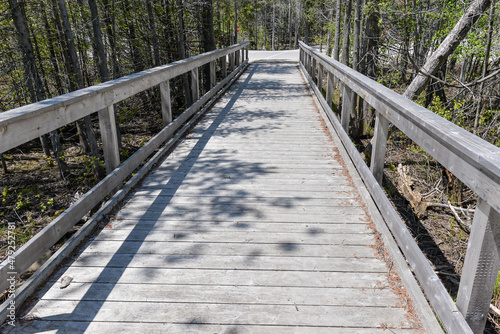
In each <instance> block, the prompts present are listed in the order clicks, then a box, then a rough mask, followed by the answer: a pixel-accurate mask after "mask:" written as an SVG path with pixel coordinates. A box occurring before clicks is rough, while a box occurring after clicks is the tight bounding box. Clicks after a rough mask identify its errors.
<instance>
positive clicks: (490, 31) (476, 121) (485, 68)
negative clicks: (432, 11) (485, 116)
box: [473, 0, 495, 134]
mask: <svg viewBox="0 0 500 334" xmlns="http://www.w3.org/2000/svg"><path fill="white" fill-rule="evenodd" d="M494 22H495V1H494V0H493V1H492V3H491V7H490V22H489V27H488V38H487V40H486V52H485V53H484V62H483V73H482V77H483V78H484V77H485V76H486V72H487V71H488V62H489V58H490V52H491V40H492V37H493V23H494ZM483 91H484V81H483V82H481V83H480V85H479V101H478V103H477V109H476V116H475V118H474V132H473V133H474V134H476V133H477V127H478V126H479V115H480V114H481V110H482V109H483Z"/></svg>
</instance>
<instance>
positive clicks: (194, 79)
mask: <svg viewBox="0 0 500 334" xmlns="http://www.w3.org/2000/svg"><path fill="white" fill-rule="evenodd" d="M191 96H192V98H193V103H195V102H196V101H198V99H199V98H200V83H199V80H198V67H197V68H195V69H193V70H191Z"/></svg>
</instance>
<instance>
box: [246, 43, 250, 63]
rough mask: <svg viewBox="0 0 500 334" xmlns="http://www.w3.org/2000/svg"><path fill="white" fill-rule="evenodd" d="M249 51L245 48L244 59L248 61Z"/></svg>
mask: <svg viewBox="0 0 500 334" xmlns="http://www.w3.org/2000/svg"><path fill="white" fill-rule="evenodd" d="M249 49H250V47H249V46H247V47H246V48H245V59H246V60H248V50H249Z"/></svg>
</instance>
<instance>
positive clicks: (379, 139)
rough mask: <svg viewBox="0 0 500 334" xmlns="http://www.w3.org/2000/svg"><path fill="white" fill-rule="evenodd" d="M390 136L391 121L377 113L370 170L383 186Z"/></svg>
mask: <svg viewBox="0 0 500 334" xmlns="http://www.w3.org/2000/svg"><path fill="white" fill-rule="evenodd" d="M388 134H389V120H388V119H387V118H385V117H384V116H382V115H381V114H380V113H379V112H377V118H376V119H375V134H374V135H373V143H372V152H371V154H372V157H371V162H370V170H371V172H372V174H373V176H374V177H375V180H377V182H378V183H379V184H380V185H381V186H382V180H383V177H384V162H385V151H386V147H387V136H388Z"/></svg>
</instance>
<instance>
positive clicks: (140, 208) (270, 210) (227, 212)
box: [121, 202, 365, 220]
mask: <svg viewBox="0 0 500 334" xmlns="http://www.w3.org/2000/svg"><path fill="white" fill-rule="evenodd" d="M122 211H123V214H121V216H127V215H129V216H128V217H143V215H145V213H146V212H148V215H150V216H155V215H157V216H159V215H161V216H162V217H164V216H168V215H173V216H182V215H186V216H187V217H189V216H191V215H197V214H208V215H212V216H219V215H221V216H225V217H233V218H237V217H243V216H245V217H247V216H250V217H254V218H260V219H265V218H266V217H272V216H279V215H297V219H298V220H300V219H301V218H302V216H311V217H312V218H313V219H314V217H315V216H320V217H321V216H331V215H350V216H352V215H354V216H357V215H359V216H362V215H363V214H364V213H365V212H364V210H363V208H362V207H360V206H300V205H298V204H297V205H292V206H291V207H280V206H273V205H267V204H264V203H261V204H260V205H248V204H247V205H246V204H237V203H231V202H229V203H213V204H170V203H163V204H159V203H155V202H150V203H145V202H142V203H135V204H128V205H126V206H125V207H123V208H122Z"/></svg>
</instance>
